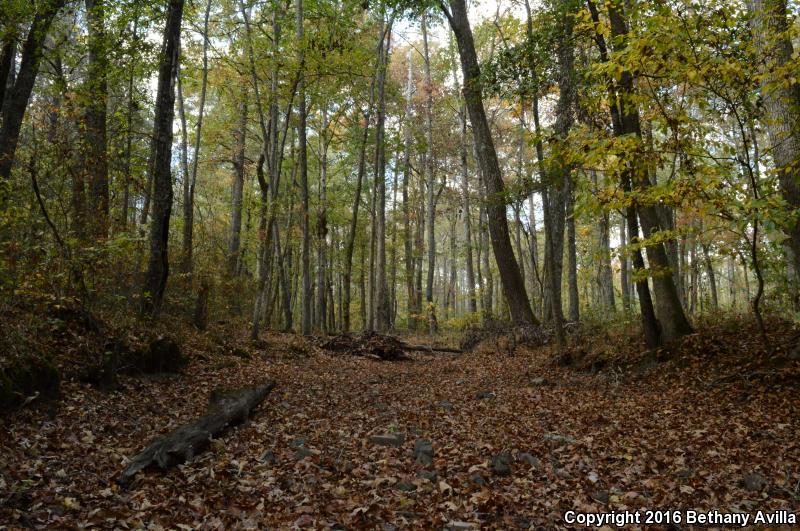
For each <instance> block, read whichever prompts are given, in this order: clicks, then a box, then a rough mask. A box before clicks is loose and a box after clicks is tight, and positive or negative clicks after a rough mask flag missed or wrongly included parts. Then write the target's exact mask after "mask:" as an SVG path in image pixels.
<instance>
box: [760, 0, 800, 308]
mask: <svg viewBox="0 0 800 531" xmlns="http://www.w3.org/2000/svg"><path fill="white" fill-rule="evenodd" d="M786 6H787V3H786V0H748V1H747V7H748V10H749V11H750V24H751V27H752V29H753V40H754V42H755V46H756V49H757V50H758V57H760V58H761V59H762V60H761V61H759V63H758V64H759V67H760V77H759V79H760V81H761V95H762V97H763V100H764V113H765V118H766V120H765V125H766V128H767V132H768V134H769V142H770V152H771V154H772V159H773V160H774V161H775V168H776V170H777V173H778V181H779V183H780V189H781V193H782V195H783V198H784V200H785V201H786V203H787V205H788V207H789V216H788V220H787V222H786V223H785V226H784V230H785V232H786V234H787V235H788V240H787V241H788V246H787V247H788V250H789V251H790V252H789V253H788V254H789V260H790V262H791V263H792V264H793V266H794V267H793V268H790V272H793V273H794V274H793V275H792V276H793V278H790V279H789V282H790V285H791V286H792V291H793V299H794V301H793V302H794V305H795V309H798V308H800V214H798V213H799V212H800V84H798V83H797V81H796V80H793V79H792V76H796V75H797V71H796V70H795V68H796V64H797V61H796V60H795V59H793V56H794V52H795V50H794V47H793V46H792V41H791V38H790V34H789V19H788V17H787V7H786Z"/></svg>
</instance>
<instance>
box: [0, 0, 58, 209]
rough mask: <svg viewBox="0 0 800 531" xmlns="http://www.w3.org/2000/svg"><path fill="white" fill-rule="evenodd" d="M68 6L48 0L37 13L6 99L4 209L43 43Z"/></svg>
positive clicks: (0, 196)
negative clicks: (56, 19)
mask: <svg viewBox="0 0 800 531" xmlns="http://www.w3.org/2000/svg"><path fill="white" fill-rule="evenodd" d="M65 3H66V0H45V1H44V2H42V4H41V5H40V6H39V9H37V10H36V14H35V15H34V17H33V23H32V24H31V26H30V30H29V31H28V37H27V38H26V39H25V42H24V43H23V45H22V59H21V61H20V65H19V72H18V73H17V77H16V80H15V81H14V85H13V86H12V87H11V88H10V89H8V90H7V91H6V93H5V96H4V98H3V107H2V127H0V209H2V208H4V207H5V205H6V203H7V201H8V194H7V188H8V187H7V186H6V183H7V182H8V180H9V179H10V178H11V168H12V166H13V165H14V156H15V154H16V151H17V143H18V142H19V132H20V129H21V127H22V120H23V118H24V117H25V111H26V110H27V108H28V100H29V99H30V96H31V91H32V90H33V85H34V83H35V82H36V76H37V74H38V73H39V63H40V62H41V59H42V52H43V48H44V41H45V39H46V38H47V34H48V32H49V31H50V26H51V25H52V23H53V19H55V17H56V14H57V13H58V12H59V11H60V10H61V8H62V7H64V4H65Z"/></svg>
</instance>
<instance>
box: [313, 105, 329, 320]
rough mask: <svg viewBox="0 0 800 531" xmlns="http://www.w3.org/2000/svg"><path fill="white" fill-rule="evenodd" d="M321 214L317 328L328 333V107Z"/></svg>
mask: <svg viewBox="0 0 800 531" xmlns="http://www.w3.org/2000/svg"><path fill="white" fill-rule="evenodd" d="M318 136H319V140H320V146H319V150H320V161H319V213H318V214H317V287H318V289H317V310H316V315H317V328H318V329H319V330H321V331H322V332H327V331H328V327H327V326H326V325H327V323H326V317H327V313H328V312H327V307H326V302H327V300H326V298H327V289H326V288H325V286H326V279H327V272H326V271H327V267H328V266H327V247H328V211H327V202H328V106H327V102H326V103H324V104H323V105H322V127H321V129H320V132H319V135H318Z"/></svg>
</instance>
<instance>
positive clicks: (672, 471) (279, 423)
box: [0, 331, 800, 529]
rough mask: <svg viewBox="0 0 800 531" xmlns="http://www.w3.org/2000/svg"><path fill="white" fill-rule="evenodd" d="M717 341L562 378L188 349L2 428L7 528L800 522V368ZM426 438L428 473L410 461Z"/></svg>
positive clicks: (464, 358) (557, 370)
mask: <svg viewBox="0 0 800 531" xmlns="http://www.w3.org/2000/svg"><path fill="white" fill-rule="evenodd" d="M709 334H710V335H708V336H692V337H694V338H695V339H694V345H695V346H697V345H698V344H700V345H702V346H703V348H704V349H705V350H704V351H703V352H705V354H701V353H700V352H701V350H700V348H699V347H698V348H697V352H698V353H697V354H696V355H694V354H692V355H689V356H688V357H686V356H685V357H684V359H683V362H682V363H680V364H678V363H677V362H675V363H673V362H670V363H666V364H661V365H657V364H655V363H644V364H642V366H641V367H640V370H636V371H632V372H625V373H623V372H620V371H613V370H608V371H603V372H600V373H598V374H590V373H581V372H578V371H576V370H575V369H574V368H565V367H560V366H558V365H557V364H555V363H553V361H552V360H553V353H552V352H551V351H550V350H549V348H538V349H533V350H526V349H524V348H519V349H517V352H516V354H515V355H513V356H509V355H507V354H498V352H497V351H496V348H497V345H484V346H482V347H479V348H478V349H477V350H476V351H475V352H471V353H467V354H464V355H438V354H437V355H430V354H421V353H414V354H411V355H410V356H409V357H408V359H406V360H404V361H398V362H379V361H375V360H371V359H367V358H362V357H354V356H347V355H330V354H327V353H324V352H322V351H320V350H319V349H316V348H313V347H310V346H308V344H307V343H306V342H305V341H304V340H302V339H300V338H298V337H296V336H288V335H270V336H268V338H267V340H266V341H265V342H263V343H262V345H261V346H263V347H265V348H264V349H263V350H260V351H253V352H252V358H251V359H242V358H235V357H231V356H227V357H224V358H212V357H207V356H206V355H204V353H202V352H190V355H192V356H193V358H194V359H195V362H193V363H191V364H190V366H189V367H188V369H187V370H186V373H185V375H183V376H166V377H160V378H152V377H151V378H138V377H134V378H127V379H124V380H123V383H122V388H121V389H120V390H119V391H117V392H112V393H103V392H100V391H97V390H94V389H93V388H91V387H88V386H87V385H85V384H77V383H72V382H69V383H65V384H63V386H62V395H63V399H62V401H61V402H60V403H59V404H58V406H56V407H54V408H49V409H50V410H49V411H48V407H40V408H39V409H33V410H23V411H20V412H18V413H17V414H16V415H15V416H13V417H10V418H8V419H6V423H7V426H8V430H7V431H6V430H3V432H4V434H3V436H2V437H3V439H2V454H3V455H4V456H5V457H6V460H5V463H4V464H2V465H0V467H2V469H0V472H2V476H0V477H3V478H5V479H4V482H5V484H4V485H0V487H2V489H0V491H6V494H4V495H3V496H2V497H3V498H4V503H2V504H0V521H2V522H5V523H7V524H9V525H10V526H28V525H30V526H37V527H43V526H68V527H73V526H76V525H88V524H93V525H96V526H100V527H112V526H115V525H123V522H125V525H128V526H139V525H154V526H155V527H154V528H158V526H162V527H164V528H168V527H172V528H174V527H176V526H178V527H180V526H183V528H189V527H191V528H196V527H200V526H202V527H207V528H220V529H221V528H231V527H237V526H241V527H245V528H248V527H249V528H264V527H270V528H288V527H290V526H293V525H296V526H299V527H310V528H332V527H333V528H336V526H339V528H343V527H342V526H344V527H346V528H376V527H377V528H381V526H384V527H383V528H384V529H393V528H396V527H397V528H412V527H413V528H420V527H421V528H440V529H441V528H442V527H443V526H446V525H448V524H452V525H453V526H462V528H466V526H467V524H468V523H471V524H473V525H474V527H476V528H477V527H483V528H486V527H490V528H492V527H494V528H502V529H509V528H539V527H541V526H546V527H552V526H554V525H555V524H557V523H558V522H560V521H561V518H562V516H563V513H564V511H566V510H568V509H574V510H585V511H601V510H604V509H608V510H623V509H624V508H626V507H627V508H677V507H684V508H693V509H698V510H701V509H724V510H728V511H733V510H739V511H746V512H752V511H754V510H756V509H789V510H792V511H794V512H797V511H798V510H799V509H800V504H798V490H797V483H798V480H800V448H798V441H797V437H796V434H797V433H798V432H800V415H799V414H798V399H797V387H798V383H797V382H798V380H797V365H798V363H797V362H795V363H794V364H793V366H792V368H791V372H786V373H781V374H782V375H783V376H779V377H776V378H773V380H774V381H772V382H769V384H768V385H766V384H765V382H761V381H746V380H736V381H734V382H725V383H722V384H717V383H716V382H715V371H714V369H713V360H709V359H702V356H704V355H708V352H711V356H713V355H714V351H713V348H712V349H711V350H709V345H711V346H712V347H714V345H716V346H717V347H719V346H720V345H726V344H727V343H726V341H728V339H729V338H727V337H725V336H720V333H719V331H710V332H709ZM714 336H716V337H717V339H716V340H712V339H710V338H712V337H714ZM720 337H722V339H720ZM734 337H735V336H731V338H734ZM709 341H711V343H708V342H709ZM714 341H716V342H714ZM704 342H705V343H704ZM689 343H690V346H691V341H689ZM740 343H744V340H742V341H740ZM587 346H588V345H587ZM698 356H699V357H698ZM653 365H656V366H653ZM647 367H650V368H649V369H647ZM792 375H793V376H792ZM267 379H275V380H277V387H276V389H275V390H274V392H273V393H272V394H271V395H270V396H268V397H267V400H266V401H265V402H264V404H263V405H262V406H261V407H260V408H259V409H258V410H256V411H255V412H254V414H253V416H252V418H251V420H250V421H249V422H247V423H246V424H244V425H242V426H240V427H238V428H236V429H234V430H231V431H229V432H227V433H226V435H224V436H223V437H222V438H220V439H219V440H215V441H213V442H212V445H211V449H210V451H207V452H205V453H202V454H200V455H198V456H197V457H195V459H194V460H193V461H192V462H191V463H190V464H188V465H184V466H180V467H178V468H173V469H170V470H169V471H167V472H166V473H161V472H158V471H151V472H146V473H143V474H140V475H139V476H138V477H137V479H136V480H134V482H133V484H132V485H131V487H130V489H129V490H124V489H121V488H119V487H118V486H117V485H116V484H115V483H114V481H113V478H114V476H115V474H117V473H118V472H119V471H120V470H121V468H122V467H123V463H124V460H125V458H126V457H127V456H131V455H133V454H134V453H135V452H138V451H139V450H140V449H141V448H142V447H143V446H144V444H145V443H146V442H147V441H149V440H150V439H151V438H153V436H154V435H156V434H159V433H163V432H166V431H168V430H169V429H173V428H175V427H176V426H177V425H179V424H182V423H184V422H186V421H188V420H190V419H191V418H193V417H195V416H197V415H199V414H201V413H202V411H203V410H204V408H205V404H206V403H207V399H208V395H209V393H210V392H211V390H212V389H213V388H215V387H219V386H225V387H237V386H242V385H252V384H254V383H257V382H260V381H264V380H267ZM398 434H401V435H404V437H397V435H398ZM379 435H386V436H388V437H384V438H372V439H371V437H374V436H379ZM419 439H425V440H428V441H430V442H431V448H432V451H433V456H432V457H433V459H432V464H430V465H424V464H420V463H417V462H416V460H415V455H414V454H415V451H414V448H415V445H416V446H418V447H419V446H420V445H418V444H416V441H418V440H419ZM422 446H423V448H422V449H421V451H419V450H418V451H417V453H418V454H419V453H423V454H424V453H427V450H426V449H425V448H424V445H422ZM498 456H499V459H498ZM420 461H422V462H424V461H426V457H425V456H421V457H420Z"/></svg>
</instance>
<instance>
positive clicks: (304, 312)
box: [295, 0, 312, 335]
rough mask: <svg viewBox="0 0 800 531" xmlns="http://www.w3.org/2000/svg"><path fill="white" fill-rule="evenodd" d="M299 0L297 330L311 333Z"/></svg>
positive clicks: (298, 7) (299, 9)
mask: <svg viewBox="0 0 800 531" xmlns="http://www.w3.org/2000/svg"><path fill="white" fill-rule="evenodd" d="M304 25H305V22H304V18H303V0H295V30H296V37H297V60H298V63H299V64H300V72H299V74H298V79H299V81H298V86H297V98H298V105H297V107H298V108H297V112H298V124H297V142H298V147H297V164H298V173H299V174H300V230H301V231H302V239H303V242H302V247H301V258H300V260H301V274H302V287H301V289H302V294H301V297H300V330H301V332H302V333H303V334H304V335H308V334H310V333H311V322H312V321H311V310H312V308H311V234H309V216H308V210H309V206H308V153H307V149H308V141H307V140H306V118H307V111H306V76H305V48H304V47H305V29H304Z"/></svg>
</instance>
